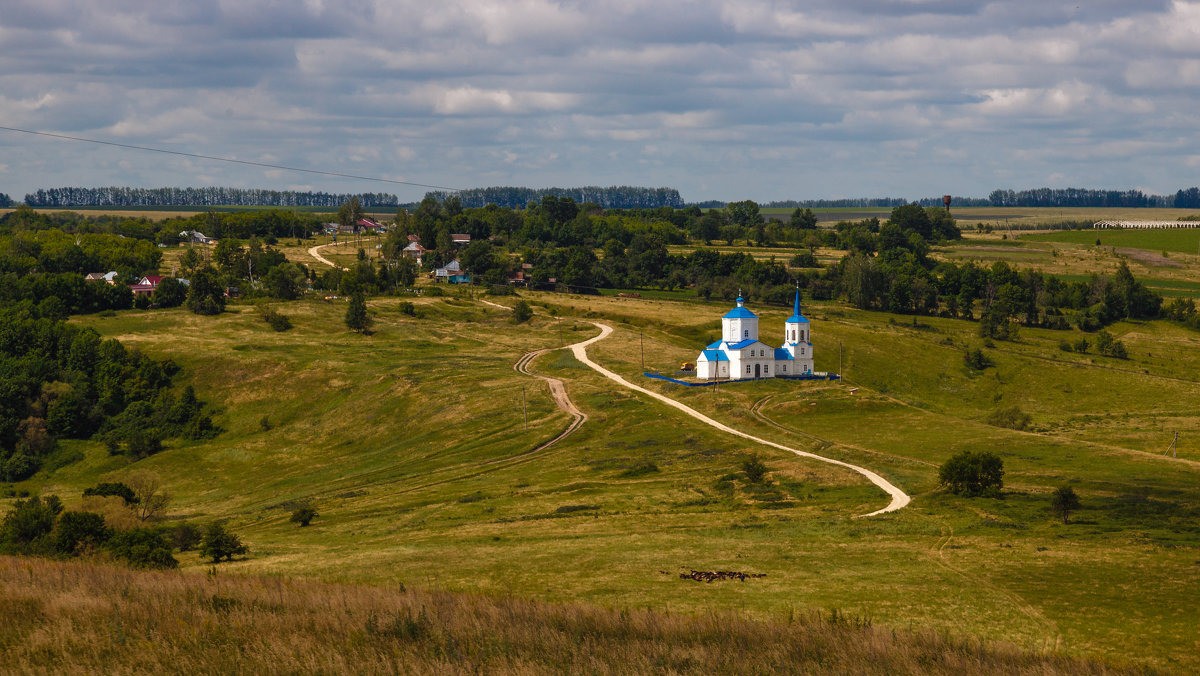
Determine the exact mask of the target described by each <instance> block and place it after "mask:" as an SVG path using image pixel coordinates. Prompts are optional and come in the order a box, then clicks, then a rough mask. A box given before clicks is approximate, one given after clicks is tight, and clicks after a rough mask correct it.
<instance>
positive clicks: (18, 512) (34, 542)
mask: <svg viewBox="0 0 1200 676" xmlns="http://www.w3.org/2000/svg"><path fill="white" fill-rule="evenodd" d="M61 511H62V501H61V500H59V499H58V496H56V495H49V496H47V497H46V498H45V499H42V498H41V497H38V496H36V495H35V496H34V497H32V498H29V499H28V500H17V501H16V502H15V503H13V506H12V510H10V511H9V512H8V514H6V515H5V516H4V521H3V523H0V550H2V551H6V552H10V553H14V554H33V553H38V552H39V551H41V550H43V549H45V544H46V543H45V540H46V539H47V537H48V536H49V535H50V532H51V531H52V530H54V520H55V519H57V518H58V514H59V512H61Z"/></svg>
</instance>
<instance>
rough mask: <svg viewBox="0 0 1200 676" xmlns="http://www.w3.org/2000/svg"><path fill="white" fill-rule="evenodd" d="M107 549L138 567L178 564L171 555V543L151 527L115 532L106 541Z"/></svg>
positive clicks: (173, 565)
mask: <svg viewBox="0 0 1200 676" xmlns="http://www.w3.org/2000/svg"><path fill="white" fill-rule="evenodd" d="M108 550H109V551H110V552H112V554H113V556H116V557H117V558H119V559H124V560H125V561H127V562H128V563H129V564H130V565H132V566H136V567H138V568H175V567H177V566H178V565H179V561H177V560H176V559H175V557H174V556H172V555H171V545H170V544H168V543H167V540H166V538H164V537H163V536H162V534H161V533H159V532H158V531H157V530H155V529H153V528H134V529H133V530H127V531H124V532H120V533H116V534H115V535H113V536H112V537H111V538H110V539H109V541H108Z"/></svg>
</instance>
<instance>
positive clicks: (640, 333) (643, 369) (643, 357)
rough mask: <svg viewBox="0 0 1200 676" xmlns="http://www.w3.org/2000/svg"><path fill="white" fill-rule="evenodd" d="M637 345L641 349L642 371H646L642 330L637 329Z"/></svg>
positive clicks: (644, 342)
mask: <svg viewBox="0 0 1200 676" xmlns="http://www.w3.org/2000/svg"><path fill="white" fill-rule="evenodd" d="M638 345H639V346H640V347H641V350H642V373H645V372H646V341H645V340H643V339H642V332H641V331H638Z"/></svg>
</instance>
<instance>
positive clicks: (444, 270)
mask: <svg viewBox="0 0 1200 676" xmlns="http://www.w3.org/2000/svg"><path fill="white" fill-rule="evenodd" d="M433 278H434V280H436V281H439V282H449V283H451V284H470V283H471V275H470V274H469V273H467V272H466V271H465V270H463V269H462V266H461V264H459V262H458V261H457V260H453V261H450V262H449V263H448V264H446V266H445V267H441V268H438V269H436V270H434V271H433Z"/></svg>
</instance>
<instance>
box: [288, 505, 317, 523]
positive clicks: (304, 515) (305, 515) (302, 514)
mask: <svg viewBox="0 0 1200 676" xmlns="http://www.w3.org/2000/svg"><path fill="white" fill-rule="evenodd" d="M316 517H317V510H316V509H315V508H313V507H312V506H311V505H305V506H303V507H301V508H299V509H297V510H296V511H294V512H292V518H291V519H289V521H291V522H292V523H298V524H300V526H301V527H302V528H303V527H304V526H307V525H308V524H309V522H310V521H312V520H313V519H314V518H316Z"/></svg>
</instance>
